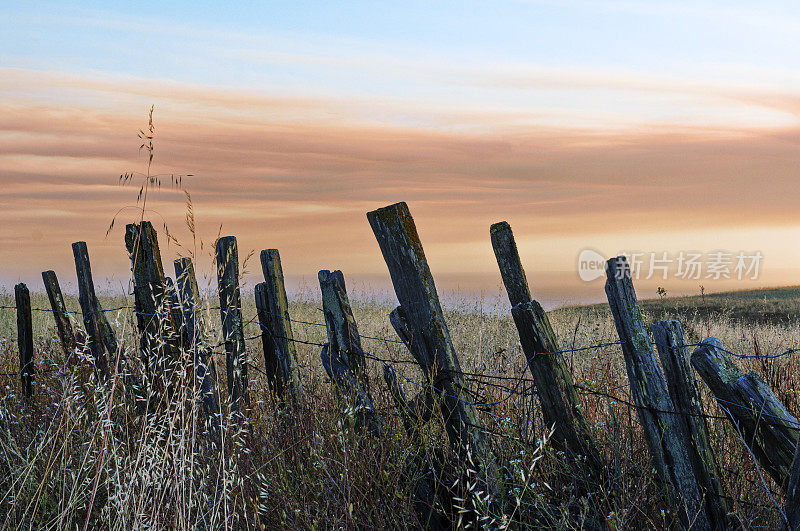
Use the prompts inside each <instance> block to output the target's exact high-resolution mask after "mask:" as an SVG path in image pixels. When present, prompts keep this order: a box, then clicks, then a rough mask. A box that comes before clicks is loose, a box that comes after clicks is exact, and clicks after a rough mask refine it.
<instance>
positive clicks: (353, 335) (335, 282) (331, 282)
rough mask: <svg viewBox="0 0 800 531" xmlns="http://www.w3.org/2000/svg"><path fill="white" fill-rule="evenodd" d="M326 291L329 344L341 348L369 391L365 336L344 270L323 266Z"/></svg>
mask: <svg viewBox="0 0 800 531" xmlns="http://www.w3.org/2000/svg"><path fill="white" fill-rule="evenodd" d="M317 276H318V278H319V287H320V291H321V292H322V312H323V313H324V315H325V325H326V330H327V331H328V344H329V345H330V348H331V349H335V350H337V351H339V353H340V355H341V356H342V358H343V359H344V361H345V363H347V365H348V367H350V368H351V369H352V370H353V372H354V373H355V374H356V376H357V377H358V379H359V380H361V382H362V384H363V385H364V387H365V388H366V389H367V393H369V392H370V391H369V378H367V375H366V365H365V360H364V351H363V350H362V349H361V336H360V335H359V333H358V325H357V324H356V318H355V317H354V316H353V310H352V308H351V307H350V299H349V298H348V296H347V288H346V286H345V282H344V275H342V272H341V271H338V270H337V271H333V272H331V271H328V270H327V269H323V270H322V271H320V272H319V273H318V275H317Z"/></svg>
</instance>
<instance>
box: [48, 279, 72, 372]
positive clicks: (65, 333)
mask: <svg viewBox="0 0 800 531" xmlns="http://www.w3.org/2000/svg"><path fill="white" fill-rule="evenodd" d="M42 281H43V282H44V289H45V291H47V298H48V299H50V308H51V309H52V310H53V318H54V319H55V322H56V330H57V331H58V339H60V340H61V346H62V347H63V349H64V354H65V355H66V356H67V358H72V357H73V356H74V354H75V334H74V333H73V331H72V323H71V322H70V321H69V314H68V313H67V307H66V305H65V304H64V296H63V295H62V294H61V287H60V286H59V285H58V277H56V273H55V271H43V272H42Z"/></svg>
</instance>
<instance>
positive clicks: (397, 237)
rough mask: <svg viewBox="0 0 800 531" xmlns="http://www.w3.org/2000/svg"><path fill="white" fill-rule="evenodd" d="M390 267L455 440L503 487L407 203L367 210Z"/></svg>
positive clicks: (493, 486) (494, 488)
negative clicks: (467, 388) (470, 395)
mask: <svg viewBox="0 0 800 531" xmlns="http://www.w3.org/2000/svg"><path fill="white" fill-rule="evenodd" d="M367 219H368V220H369V223H370V226H371V227H372V231H373V233H374V234H375V238H376V239H377V240H378V245H379V246H380V249H381V253H382V254H383V259H384V261H385V262H386V265H387V266H388V268H389V273H390V275H391V278H392V284H393V285H394V291H395V294H396V295H397V299H398V301H399V302H400V306H401V307H402V308H403V310H404V314H405V318H406V320H407V322H408V326H409V328H410V330H411V333H412V341H411V343H412V344H413V346H414V348H415V349H416V352H417V356H419V360H418V361H420V362H421V365H422V366H423V368H424V370H425V371H426V373H428V374H430V375H431V380H432V385H433V386H434V388H435V389H436V390H437V391H438V392H439V393H440V394H441V396H442V415H443V417H444V421H445V427H446V431H447V435H448V438H449V439H450V442H451V444H452V445H453V447H454V448H455V449H456V450H457V452H458V454H459V455H461V456H462V457H464V456H465V455H466V453H467V451H468V450H469V451H470V452H471V453H472V455H473V456H474V457H476V458H477V461H478V462H479V463H480V464H481V465H482V466H483V468H484V470H485V474H486V476H485V477H486V480H487V481H486V488H487V489H488V490H489V491H490V492H495V493H497V492H498V491H499V488H498V484H499V472H498V470H497V467H496V464H495V463H494V458H493V456H492V455H491V452H490V449H489V444H488V439H487V437H486V434H485V432H484V430H483V426H482V425H481V422H480V420H479V419H478V416H477V412H476V410H475V406H474V405H473V404H472V403H471V402H469V401H468V400H466V399H464V397H465V396H468V395H467V393H466V382H465V380H464V376H463V374H462V372H461V366H460V364H459V361H458V355H457V354H456V351H455V349H454V348H453V343H452V341H451V340H450V333H449V331H448V330H447V324H446V323H445V321H444V315H443V312H442V308H441V305H440V303H439V296H438V295H437V293H436V286H435V284H434V281H433V276H432V275H431V271H430V268H429V267H428V262H427V260H426V259H425V253H424V251H423V250H422V244H421V242H420V239H419V235H418V234H417V228H416V225H415V224H414V220H413V218H412V217H411V213H410V212H409V210H408V206H407V205H406V204H405V203H396V204H394V205H390V206H387V207H384V208H380V209H378V210H374V211H372V212H369V213H367Z"/></svg>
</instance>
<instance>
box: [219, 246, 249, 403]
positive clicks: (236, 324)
mask: <svg viewBox="0 0 800 531" xmlns="http://www.w3.org/2000/svg"><path fill="white" fill-rule="evenodd" d="M217 284H218V289H219V306H220V316H221V318H222V333H223V335H224V337H225V367H226V372H227V375H228V395H229V399H230V402H231V412H232V413H237V412H239V410H240V407H241V408H242V409H246V408H248V407H249V405H250V396H249V393H248V390H247V351H246V350H245V344H244V326H243V324H242V295H241V293H240V291H239V250H238V246H237V244H236V237H235V236H224V237H222V238H220V239H219V240H218V241H217Z"/></svg>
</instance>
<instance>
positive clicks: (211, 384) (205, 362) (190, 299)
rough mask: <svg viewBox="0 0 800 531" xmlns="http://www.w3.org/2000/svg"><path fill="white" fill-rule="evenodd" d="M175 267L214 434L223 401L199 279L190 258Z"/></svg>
mask: <svg viewBox="0 0 800 531" xmlns="http://www.w3.org/2000/svg"><path fill="white" fill-rule="evenodd" d="M174 264H175V279H176V280H177V290H178V293H179V294H180V297H179V302H180V309H181V310H182V312H183V323H184V330H185V332H186V333H185V335H186V340H187V345H188V347H189V349H190V350H191V352H192V360H193V362H194V368H195V379H196V381H197V383H198V384H199V385H200V399H201V401H202V403H203V412H204V413H205V415H206V418H207V419H208V421H209V425H210V429H211V432H212V434H216V433H217V432H218V431H219V424H220V419H219V399H218V398H217V370H216V366H215V365H214V358H213V357H212V356H211V349H209V348H208V347H206V346H205V345H202V344H201V342H202V341H201V338H202V337H203V329H202V323H201V321H200V319H198V317H197V301H198V300H199V299H200V290H199V289H198V288H197V278H196V276H195V273H194V265H193V264H192V259H191V258H189V257H184V258H178V259H177V260H175V262H174Z"/></svg>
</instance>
